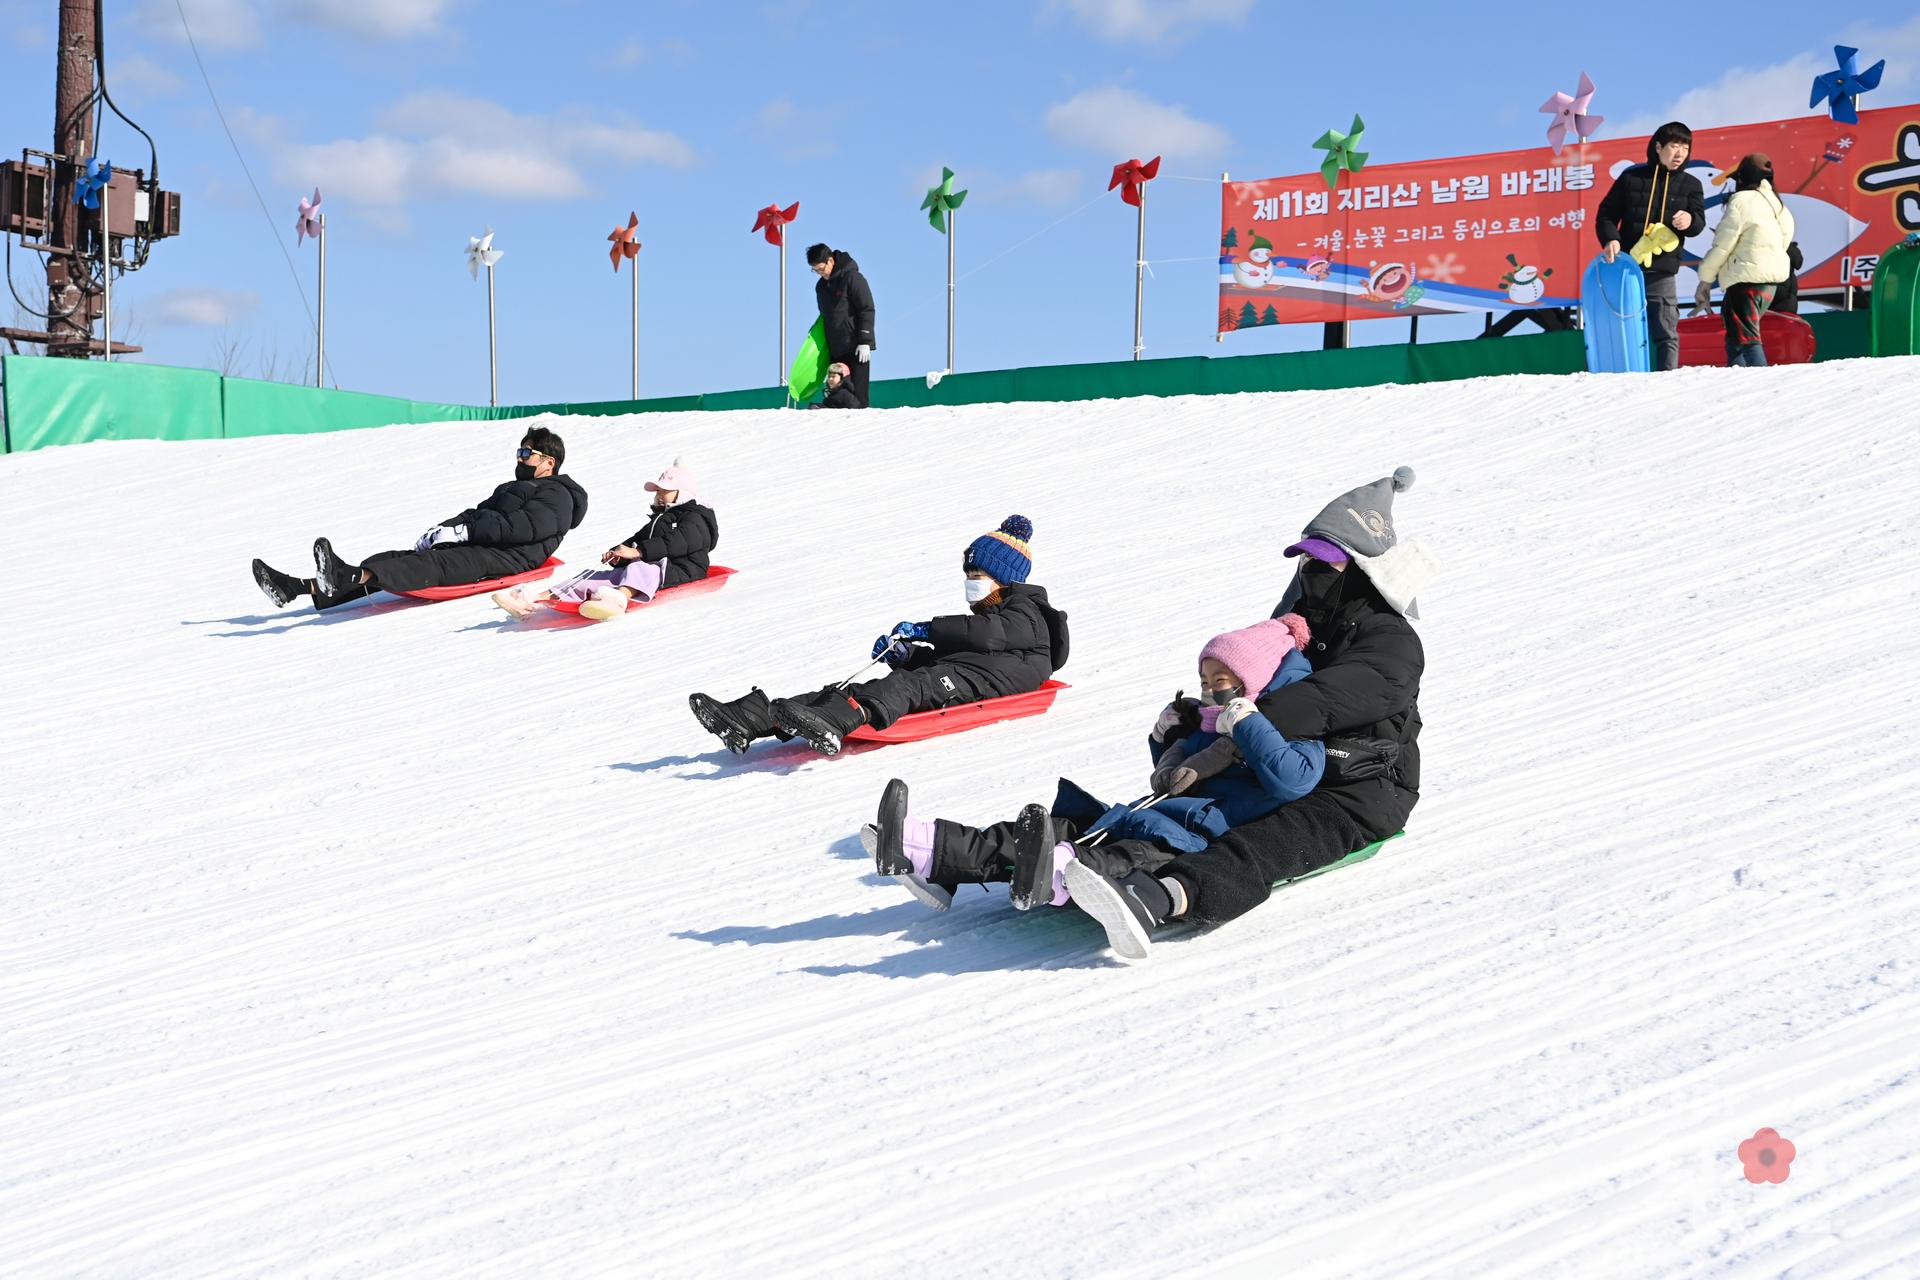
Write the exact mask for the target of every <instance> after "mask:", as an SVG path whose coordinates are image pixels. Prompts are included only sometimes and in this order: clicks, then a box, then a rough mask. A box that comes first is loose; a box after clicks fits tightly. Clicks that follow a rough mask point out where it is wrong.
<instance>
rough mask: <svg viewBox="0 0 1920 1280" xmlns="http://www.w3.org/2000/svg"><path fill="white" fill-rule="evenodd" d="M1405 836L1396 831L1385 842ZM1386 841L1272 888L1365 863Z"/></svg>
mask: <svg viewBox="0 0 1920 1280" xmlns="http://www.w3.org/2000/svg"><path fill="white" fill-rule="evenodd" d="M1405 834H1407V833H1406V832H1404V831H1396V832H1394V833H1393V834H1392V835H1390V836H1388V837H1387V840H1398V839H1399V838H1400V837H1401V836H1403V835H1405ZM1387 840H1375V841H1374V842H1373V843H1372V844H1370V845H1368V846H1367V847H1366V848H1364V849H1355V850H1354V851H1353V852H1352V853H1350V854H1348V855H1347V856H1346V857H1344V858H1342V859H1340V861H1338V862H1329V863H1328V864H1327V865H1326V866H1324V867H1315V868H1314V869H1313V870H1312V871H1309V872H1307V874H1305V875H1303V876H1295V877H1294V878H1293V879H1291V880H1281V881H1278V882H1276V883H1275V884H1274V886H1273V887H1274V888H1276V889H1281V888H1285V887H1286V886H1287V885H1290V884H1299V883H1300V882H1301V881H1302V880H1311V879H1313V878H1314V877H1315V876H1323V875H1325V874H1327V872H1329V871H1338V870H1339V869H1340V868H1342V867H1350V866H1352V865H1353V864H1354V863H1356V862H1365V861H1366V860H1367V859H1368V858H1371V857H1372V856H1373V855H1374V854H1376V853H1378V852H1380V848H1381V846H1382V845H1384V844H1386V842H1387Z"/></svg>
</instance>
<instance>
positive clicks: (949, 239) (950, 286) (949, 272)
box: [947, 209, 956, 373]
mask: <svg viewBox="0 0 1920 1280" xmlns="http://www.w3.org/2000/svg"><path fill="white" fill-rule="evenodd" d="M955 219H956V215H955V214H954V211H953V210H951V209H949V210H947V372H948V373H952V372H953V224H954V221H955Z"/></svg>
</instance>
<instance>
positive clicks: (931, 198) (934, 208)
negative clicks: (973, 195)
mask: <svg viewBox="0 0 1920 1280" xmlns="http://www.w3.org/2000/svg"><path fill="white" fill-rule="evenodd" d="M966 198H967V193H966V192H964V191H955V190H954V189H953V170H951V169H945V168H943V169H941V170H940V185H939V186H937V187H928V188H927V198H926V199H925V200H922V201H921V202H920V207H921V208H922V209H924V210H926V212H927V221H928V222H930V223H932V224H933V229H934V230H935V231H938V232H941V233H942V234H944V233H945V232H946V229H947V214H948V213H950V212H952V211H953V210H955V209H958V208H959V207H960V205H961V202H962V201H964V200H965V199H966Z"/></svg>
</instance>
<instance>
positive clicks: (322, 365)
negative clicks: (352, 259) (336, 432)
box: [313, 213, 327, 387]
mask: <svg viewBox="0 0 1920 1280" xmlns="http://www.w3.org/2000/svg"><path fill="white" fill-rule="evenodd" d="M318 239H319V241H320V308H319V323H318V325H317V326H316V327H315V328H316V338H317V342H316V345H315V348H314V363H313V385H314V386H316V387H324V386H326V385H327V215H326V214H324V213H323V214H321V215H320V235H319V237H318Z"/></svg>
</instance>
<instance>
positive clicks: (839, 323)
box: [807, 244, 879, 409]
mask: <svg viewBox="0 0 1920 1280" xmlns="http://www.w3.org/2000/svg"><path fill="white" fill-rule="evenodd" d="M807 265H808V266H810V267H812V268H813V274H815V275H817V276H819V277H820V278H819V279H818V280H816V281H815V282H814V285H813V296H814V300H815V301H816V302H818V303H819V304H820V319H821V320H822V321H823V322H824V323H823V324H822V326H821V327H822V328H823V329H825V330H826V334H827V359H829V360H831V361H834V362H835V363H837V364H843V365H845V366H847V378H846V382H845V383H844V384H843V385H845V387H846V388H847V389H848V390H849V391H851V392H852V393H853V397H854V399H856V400H858V401H859V402H860V404H859V406H858V407H859V408H862V409H864V408H866V407H867V406H868V405H869V404H870V403H872V401H871V400H869V398H868V396H867V378H868V374H869V372H870V371H869V369H868V367H867V362H868V361H870V360H871V359H872V358H873V349H874V347H876V346H878V345H879V344H878V343H876V342H875V341H874V340H873V290H871V289H869V288H868V287H867V278H866V277H865V276H863V275H861V274H860V264H859V263H857V262H855V261H854V260H853V255H852V254H850V253H848V252H847V251H846V250H845V249H829V248H828V247H827V246H826V245H824V244H814V245H808V246H807Z"/></svg>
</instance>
